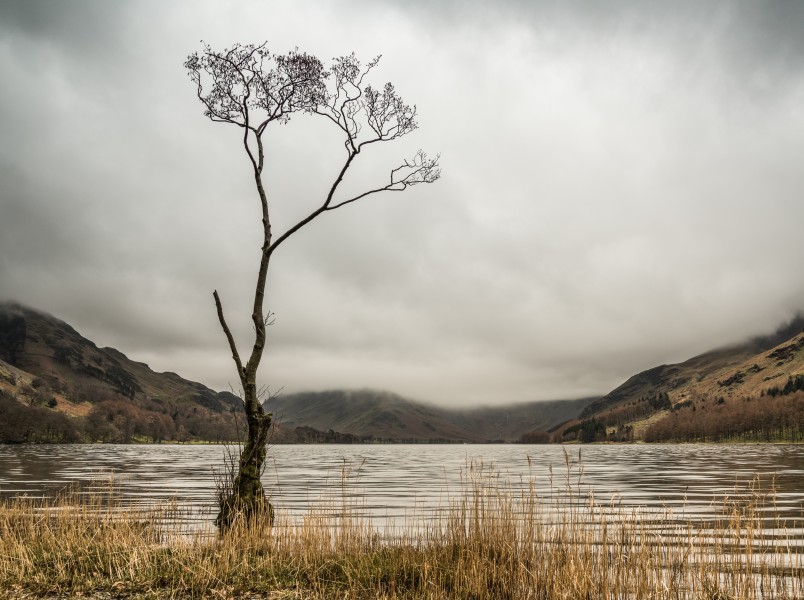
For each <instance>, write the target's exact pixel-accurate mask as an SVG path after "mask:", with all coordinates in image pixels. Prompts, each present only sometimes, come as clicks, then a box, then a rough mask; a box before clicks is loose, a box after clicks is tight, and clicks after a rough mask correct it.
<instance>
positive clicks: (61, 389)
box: [0, 303, 240, 442]
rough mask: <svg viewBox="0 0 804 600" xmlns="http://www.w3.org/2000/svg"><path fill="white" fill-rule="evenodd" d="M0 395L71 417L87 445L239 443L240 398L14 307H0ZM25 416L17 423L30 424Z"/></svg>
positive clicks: (14, 434)
mask: <svg viewBox="0 0 804 600" xmlns="http://www.w3.org/2000/svg"><path fill="white" fill-rule="evenodd" d="M0 391H1V392H2V393H3V394H4V399H5V400H8V399H9V398H11V399H13V400H15V401H16V402H17V403H19V404H20V405H22V406H23V407H25V408H27V409H30V410H32V409H46V410H50V411H52V412H56V413H62V414H64V415H66V416H68V417H69V418H71V419H73V420H74V421H73V426H74V427H75V428H76V430H77V431H79V433H80V435H79V437H80V438H81V439H83V440H85V441H112V442H129V441H134V440H139V441H160V440H179V441H186V440H210V441H215V440H233V439H237V433H236V429H235V420H234V415H233V411H235V410H237V409H238V408H239V407H240V401H239V399H238V398H237V397H235V396H234V395H232V394H230V393H228V392H224V393H218V392H215V391H213V390H211V389H209V388H208V387H206V386H204V385H202V384H200V383H196V382H193V381H188V380H186V379H183V378H181V377H179V376H178V375H176V374H175V373H156V372H154V371H153V370H151V369H150V368H149V367H148V365H146V364H143V363H138V362H135V361H132V360H130V359H129V358H127V357H126V356H125V355H124V354H123V353H121V352H119V351H118V350H115V349H113V348H98V347H97V346H96V345H95V344H94V343H93V342H91V341H90V340H88V339H86V338H84V337H83V336H81V335H80V334H79V333H78V332H77V331H75V329H73V328H72V327H71V326H70V325H68V324H67V323H65V322H63V321H61V320H59V319H56V318H55V317H53V316H51V315H48V314H45V313H42V312H39V311H36V310H32V309H30V308H26V307H23V306H20V305H17V304H11V303H5V304H2V305H0ZM6 406H7V407H9V410H11V407H10V405H8V404H7V403H6ZM20 410H23V409H20V408H14V411H15V414H17V413H19V411H20ZM22 414H23V413H19V415H18V416H17V420H30V419H27V417H26V418H25V419H23V417H22V416H20V415H22ZM24 414H30V413H24ZM34 422H35V421H34ZM6 430H7V431H6V435H7V436H10V437H7V439H5V441H27V440H28V439H31V441H33V439H34V438H36V435H34V434H30V435H29V436H28V437H26V436H25V435H24V434H23V433H22V432H20V431H14V430H13V424H12V425H9V426H7V427H6ZM31 436H33V437H31ZM72 437H73V436H70V438H71V439H72ZM0 441H2V440H0Z"/></svg>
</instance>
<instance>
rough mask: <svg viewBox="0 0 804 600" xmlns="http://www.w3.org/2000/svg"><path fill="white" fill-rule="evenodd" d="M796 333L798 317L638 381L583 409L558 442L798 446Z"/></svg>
mask: <svg viewBox="0 0 804 600" xmlns="http://www.w3.org/2000/svg"><path fill="white" fill-rule="evenodd" d="M802 330H804V318H802V317H801V316H799V317H797V318H796V319H794V320H793V321H792V322H791V323H789V324H788V325H786V326H784V327H782V328H780V329H779V330H778V331H776V332H774V333H773V334H771V335H768V336H763V337H757V338H754V339H751V340H749V341H747V342H745V343H744V344H740V345H736V346H733V347H729V348H723V349H719V350H714V351H711V352H707V353H705V354H702V355H700V356H696V357H694V358H691V359H690V360H687V361H685V362H683V363H680V364H676V365H662V366H659V367H656V368H653V369H649V370H647V371H644V372H642V373H639V374H637V375H635V376H634V377H631V378H630V379H629V380H627V381H626V382H625V383H623V385H621V386H619V387H618V388H616V389H615V390H613V391H612V392H611V393H609V394H607V395H606V396H604V397H603V398H601V399H600V400H598V401H596V402H592V403H591V404H590V405H588V406H587V407H586V408H585V409H584V410H583V412H582V413H581V417H580V419H579V420H577V421H575V422H573V423H571V424H569V425H568V426H567V427H565V428H564V429H563V430H562V431H560V432H558V435H557V437H558V438H559V439H563V440H566V439H575V438H581V439H584V440H585V441H593V440H600V439H609V440H611V439H614V440H621V439H622V440H629V439H648V440H654V441H659V440H676V439H678V440H684V441H687V440H694V439H701V440H703V439H724V438H728V437H733V438H739V439H757V440H760V439H762V440H768V439H789V440H792V441H796V440H798V439H799V437H800V435H801V433H804V432H802V431H801V429H804V425H802V427H796V426H793V427H789V426H788V421H789V420H792V422H793V423H795V422H796V419H798V423H802V424H804V403H802V402H801V401H800V399H799V396H798V395H797V394H796V392H798V391H800V390H802V389H804V333H802ZM758 420H760V421H764V423H765V424H761V423H758ZM716 422H717V423H718V425H717V426H716V425H715V423H716ZM704 424H706V427H704Z"/></svg>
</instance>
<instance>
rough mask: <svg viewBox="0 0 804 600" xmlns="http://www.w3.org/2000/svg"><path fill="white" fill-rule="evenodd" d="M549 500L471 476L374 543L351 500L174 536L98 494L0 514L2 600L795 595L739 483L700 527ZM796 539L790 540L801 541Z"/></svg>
mask: <svg viewBox="0 0 804 600" xmlns="http://www.w3.org/2000/svg"><path fill="white" fill-rule="evenodd" d="M567 469H568V473H567V477H566V482H567V483H566V485H567V486H568V489H567V490H566V491H567V492H568V493H567V494H562V495H555V496H544V495H542V494H540V493H539V492H538V491H537V488H536V487H535V486H534V485H533V483H530V484H528V483H527V482H525V484H524V485H522V486H519V487H517V488H511V487H510V486H509V485H508V484H507V483H506V482H505V481H504V479H501V478H500V473H499V471H496V470H495V469H494V468H492V467H490V466H488V467H487V466H484V465H476V466H475V467H473V468H472V469H471V470H470V471H469V472H468V473H467V477H466V478H465V480H464V484H463V486H462V487H461V488H460V489H459V490H455V491H454V492H453V494H452V495H451V496H450V498H449V499H448V502H447V503H446V504H445V505H444V508H443V510H440V511H438V512H437V513H431V514H428V515H427V516H420V517H418V518H417V519H414V520H413V521H411V522H410V523H407V524H403V525H402V526H400V527H398V528H396V529H394V530H390V531H389V530H378V529H377V528H376V527H375V526H374V525H373V524H372V522H371V521H369V520H367V519H366V518H365V517H364V513H363V512H362V509H363V506H362V504H361V502H360V501H359V500H358V499H356V498H355V496H354V495H352V494H351V493H350V492H351V490H352V486H353V485H354V484H353V482H350V481H349V480H348V479H344V480H343V482H342V486H341V487H338V486H337V485H333V486H331V493H330V494H329V495H328V496H327V497H325V498H322V499H321V500H320V501H319V502H316V503H315V504H314V505H312V506H311V507H310V508H309V509H308V510H307V511H306V512H305V513H304V514H303V515H300V517H292V516H291V515H288V514H283V513H281V512H280V514H279V517H278V520H277V522H276V523H274V524H270V523H268V522H264V521H263V522H261V521H256V522H244V521H238V522H236V523H235V524H234V525H233V527H232V528H231V529H229V530H227V531H225V532H223V533H221V534H219V535H218V534H216V533H215V532H214V531H211V530H209V529H206V530H198V529H186V528H182V526H181V522H182V516H183V514H184V511H185V510H187V507H185V506H183V505H181V504H180V503H176V502H169V501H166V502H161V503H158V504H156V505H143V504H141V503H136V502H130V501H127V500H126V499H124V498H123V497H121V496H120V494H119V490H117V489H116V488H115V487H114V485H113V483H112V484H110V485H109V486H108V487H107V488H105V489H103V490H98V489H94V490H90V491H80V490H77V489H75V490H72V491H69V492H65V493H63V494H60V495H58V496H57V497H54V498H38V499H34V498H20V497H18V498H11V499H5V500H2V501H0V598H3V599H5V598H9V599H10V598H90V599H95V600H101V599H103V600H106V599H111V598H115V599H122V598H137V599H146V598H151V599H154V600H160V599H163V598H276V599H278V598H344V599H345V598H365V599H375V598H387V599H390V598H399V599H407V598H432V599H435V600H447V599H452V598H466V599H469V598H471V599H475V600H492V599H494V600H496V599H501V598H502V599H505V598H509V599H511V600H513V599H519V598H620V597H629V598H635V599H639V598H644V599H648V598H650V599H665V598H666V599H668V600H670V599H674V600H675V599H677V598H691V599H692V598H695V599H707V600H715V599H720V598H730V599H734V600H758V599H759V598H764V597H768V596H767V594H766V592H767V590H773V596H772V597H774V598H779V599H782V600H788V599H789V600H793V599H794V598H801V597H802V595H804V545H803V544H802V540H801V538H800V535H799V536H798V537H797V534H796V531H797V529H796V527H799V528H800V525H801V523H800V522H799V523H798V525H797V526H796V524H795V523H793V524H791V529H789V530H787V529H784V528H781V529H780V528H777V527H773V529H768V528H767V527H768V525H767V524H768V523H769V522H770V523H771V524H773V523H774V521H773V516H772V514H769V511H772V510H773V509H774V507H775V506H776V497H775V494H776V492H775V491H774V490H773V489H769V490H764V489H762V488H761V486H759V484H758V483H753V482H747V483H746V484H745V485H744V486H743V487H741V488H739V489H736V490H735V492H734V493H733V494H731V495H730V496H729V497H726V498H716V497H712V498H711V502H712V504H715V503H718V507H717V509H716V510H715V511H714V513H713V514H712V515H711V517H708V518H705V519H700V518H690V517H689V516H685V515H684V514H683V513H677V512H674V511H672V510H669V509H664V510H661V509H654V510H647V509H640V508H634V507H629V506H625V505H622V504H617V503H613V502H602V503H600V502H599V501H598V500H596V498H595V495H594V493H589V492H588V491H585V490H583V489H582V488H581V487H580V486H578V487H573V485H574V484H573V483H572V482H573V479H574V471H573V470H572V469H573V467H572V465H571V464H570V463H569V461H568V466H567ZM799 531H800V529H799Z"/></svg>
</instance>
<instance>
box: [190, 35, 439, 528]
mask: <svg viewBox="0 0 804 600" xmlns="http://www.w3.org/2000/svg"><path fill="white" fill-rule="evenodd" d="M378 62H379V57H377V58H375V59H374V60H372V61H371V62H369V63H368V64H366V65H362V64H361V63H360V61H358V60H357V59H356V58H355V56H354V54H351V55H349V56H342V57H340V58H336V59H334V60H333V62H332V65H331V66H330V67H329V68H325V67H324V65H323V64H322V62H321V61H320V60H319V59H318V58H316V57H315V56H312V55H310V54H306V53H303V52H299V51H293V52H289V53H287V54H272V53H270V52H269V51H268V48H266V45H265V44H260V45H253V44H242V45H241V44H236V45H234V46H232V47H231V48H227V49H224V50H222V51H216V50H213V49H212V48H211V47H210V46H209V45H207V44H204V47H203V51H201V52H196V53H193V54H191V55H190V56H189V57H188V59H187V62H186V63H185V67H186V68H187V70H188V72H189V75H190V79H191V80H192V81H193V83H195V85H196V91H197V95H198V99H199V100H200V101H201V103H202V104H203V105H204V115H205V116H207V117H208V118H209V119H210V120H212V121H214V122H216V123H227V124H229V125H234V126H236V127H238V128H240V130H241V139H242V145H243V150H244V151H245V155H246V157H247V158H248V161H249V163H250V165H251V169H252V170H253V173H254V185H255V187H256V191H257V197H258V198H259V201H260V209H261V216H262V246H261V248H260V266H259V270H258V272H257V283H256V288H255V290H254V304H253V308H252V312H251V320H252V322H253V324H254V345H253V346H252V349H251V354H250V355H249V357H248V360H247V361H246V362H245V364H244V363H243V361H242V359H241V357H240V352H239V351H238V349H237V345H236V344H235V340H234V337H233V335H232V332H231V330H230V329H229V326H228V325H227V323H226V319H225V317H224V311H223V305H222V302H221V299H220V296H219V295H218V292H217V290H216V291H214V292H213V297H214V299H215V306H216V309H217V313H218V320H219V321H220V324H221V327H222V329H223V332H224V334H225V335H226V339H227V340H228V342H229V349H230V350H231V352H232V358H233V359H234V362H235V365H236V367H237V375H238V377H239V378H240V384H241V386H242V389H243V395H244V397H243V403H244V407H245V413H246V423H247V427H248V431H247V437H246V440H245V443H244V445H243V448H242V450H241V453H240V458H239V462H238V468H237V472H236V474H235V475H234V480H233V481H232V492H231V495H230V496H229V497H228V498H226V499H224V500H223V501H222V502H221V507H220V513H219V515H218V518H217V523H218V525H219V526H221V527H225V526H227V525H228V524H229V523H231V520H232V519H233V518H234V516H235V515H236V514H243V515H244V516H245V517H247V518H251V517H254V516H258V515H260V514H263V515H264V514H268V515H271V514H272V507H271V505H270V503H269V502H268V501H267V499H266V497H265V490H264V489H263V486H262V483H261V482H260V474H261V472H262V470H263V465H264V462H265V455H266V445H267V442H268V431H269V428H270V426H271V414H270V413H267V412H265V411H264V409H263V406H262V403H261V402H260V397H259V392H258V388H257V370H258V368H259V366H260V361H261V359H262V355H263V350H264V349H265V331H266V326H267V325H268V322H269V316H268V315H267V314H266V312H265V309H264V308H263V303H264V299H265V286H266V281H267V274H268V265H269V263H270V261H271V257H272V256H273V254H274V252H275V251H276V249H277V248H279V246H280V245H282V243H283V242H285V240H287V239H288V238H289V237H290V236H292V235H293V234H294V233H296V232H297V231H299V229H301V228H302V227H304V226H305V225H307V224H309V223H310V222H312V221H313V220H315V219H316V218H318V217H320V216H321V215H322V214H324V213H326V212H329V211H333V210H335V209H338V208H341V207H343V206H346V205H347V204H351V203H353V202H356V201H357V200H361V199H362V198H365V197H367V196H370V195H372V194H378V193H380V192H401V191H404V190H406V189H407V188H409V187H411V186H414V185H417V184H420V183H432V182H434V181H436V180H437V179H438V178H439V176H440V168H439V165H438V157H437V156H436V157H435V158H428V156H427V155H426V154H425V153H424V152H422V151H421V150H419V151H418V152H417V153H416V154H415V156H413V158H411V159H405V160H402V161H401V162H400V163H399V164H397V165H396V166H395V167H394V168H392V169H391V170H390V176H389V178H388V179H387V180H386V181H385V183H384V184H379V185H377V186H376V187H372V188H370V189H367V190H365V191H362V192H360V193H358V194H356V195H353V196H346V197H341V195H340V194H339V193H338V191H339V187H340V185H341V183H342V181H343V179H344V176H345V175H346V172H347V171H348V170H349V168H350V167H351V166H352V164H353V163H354V162H355V160H356V159H357V158H358V156H360V154H361V153H363V152H364V151H365V150H367V149H369V147H370V146H371V145H372V144H378V143H380V142H390V141H393V140H396V139H399V138H401V137H403V136H405V135H407V134H408V133H410V132H412V131H414V130H415V129H416V128H417V124H416V107H415V105H414V106H412V107H411V106H409V105H407V104H405V103H404V102H403V100H402V98H400V96H399V94H397V93H396V90H395V89H394V86H393V85H392V84H391V83H386V84H385V85H384V86H383V87H382V88H375V87H372V86H371V85H370V84H369V83H367V82H366V79H367V77H368V75H369V73H370V72H371V71H372V70H373V69H374V68H375V67H376V66H377V63H378ZM295 113H306V114H309V115H316V116H319V117H323V118H324V119H325V120H326V121H328V122H329V123H330V126H334V127H337V128H338V129H339V130H340V132H341V134H342V136H343V148H344V151H345V155H344V160H343V164H342V165H341V167H340V170H339V171H338V172H337V174H336V176H335V179H334V181H333V182H332V184H331V185H330V186H329V189H328V191H327V192H326V194H325V195H324V196H323V201H322V202H321V204H320V205H318V207H317V208H316V209H315V210H313V211H312V212H310V213H309V214H308V215H307V216H306V217H304V218H303V219H301V220H300V221H299V222H298V223H296V224H295V225H293V226H292V227H290V228H289V229H288V230H287V231H284V232H283V233H281V234H280V235H278V236H277V237H274V235H273V233H272V231H271V213H270V204H269V202H268V195H267V192H266V185H265V182H264V181H263V167H264V165H265V153H264V143H265V140H264V136H265V134H266V131H268V126H269V125H271V124H272V123H287V122H288V121H289V120H290V118H291V116H292V115H294V114H295Z"/></svg>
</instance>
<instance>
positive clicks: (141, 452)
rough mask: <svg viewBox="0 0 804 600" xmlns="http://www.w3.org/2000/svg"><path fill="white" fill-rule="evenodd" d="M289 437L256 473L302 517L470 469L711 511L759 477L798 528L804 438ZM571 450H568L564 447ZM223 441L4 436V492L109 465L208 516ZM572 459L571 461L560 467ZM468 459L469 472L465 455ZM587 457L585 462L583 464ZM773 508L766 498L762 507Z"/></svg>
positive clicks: (153, 494)
mask: <svg viewBox="0 0 804 600" xmlns="http://www.w3.org/2000/svg"><path fill="white" fill-rule="evenodd" d="M579 448H580V447H579V446H572V447H566V448H564V447H561V446H527V445H293V446H275V447H273V448H271V449H270V452H269V456H270V458H269V465H268V468H267V469H266V472H265V474H264V477H263V480H264V482H265V484H266V487H267V489H269V490H270V491H271V493H272V495H273V498H272V499H273V502H274V503H275V504H276V506H277V508H278V509H279V510H280V511H284V513H285V514H288V515H291V516H298V515H301V514H303V513H305V512H306V511H308V510H309V509H310V508H311V507H312V506H314V505H315V504H316V503H317V502H320V501H321V499H322V498H324V497H327V495H330V497H334V498H336V499H340V498H341V497H342V496H344V495H345V496H346V497H348V498H349V499H351V500H354V501H356V502H358V503H359V505H360V507H361V511H362V512H363V513H364V514H365V515H366V516H367V517H368V518H371V519H372V520H373V521H374V522H375V523H376V524H379V525H380V526H382V525H384V524H387V523H388V522H394V523H399V522H401V521H404V520H405V519H406V518H408V519H409V518H411V517H413V516H427V514H428V513H430V512H432V511H435V510H438V509H439V508H444V507H445V506H447V504H448V503H449V499H450V498H452V499H455V498H457V497H459V496H460V494H462V493H464V492H465V490H466V486H465V485H464V484H465V482H466V481H467V480H470V479H471V477H472V474H473V473H474V474H477V468H478V465H479V464H480V463H482V465H483V470H484V472H485V473H487V474H488V473H489V472H490V471H491V472H494V473H498V474H499V477H496V478H495V482H496V483H497V484H498V485H500V486H502V487H506V486H507V487H510V488H512V489H514V490H517V489H520V488H521V487H522V486H526V487H527V486H528V485H531V484H532V485H533V486H534V489H535V491H536V493H537V494H538V495H540V496H544V497H546V498H550V497H555V496H556V495H559V496H562V495H563V496H567V495H568V493H569V492H568V484H569V487H570V488H571V489H572V498H573V499H574V500H577V501H579V502H586V501H587V499H588V494H589V493H590V492H592V493H593V494H594V497H595V500H596V502H597V503H599V504H604V503H609V502H611V501H612V500H614V501H615V502H617V503H619V504H620V505H621V506H625V507H629V508H630V507H644V508H645V509H647V510H654V509H656V510H660V509H663V508H669V509H672V510H673V511H674V512H675V513H678V514H683V515H684V516H686V517H691V518H699V517H700V518H706V517H710V516H713V515H716V514H717V513H718V511H719V507H720V506H721V505H722V501H723V498H724V496H725V495H732V494H734V493H735V489H736V488H735V486H737V487H741V488H743V489H744V485H745V484H746V483H748V482H750V481H751V480H752V479H754V478H758V480H759V482H760V485H761V486H762V488H763V489H769V488H770V487H771V486H774V487H775V490H776V496H775V497H776V508H777V509H778V515H779V516H781V517H782V518H783V519H786V520H787V524H788V526H792V528H793V529H794V530H796V529H797V530H798V534H797V536H798V537H800V538H804V530H802V529H801V528H802V527H804V446H793V445H778V446H777V445H734V446H732V445H707V444H701V445H602V446H583V447H582V448H580V452H581V455H580V462H579ZM565 450H566V453H567V454H566V455H565ZM225 453H226V448H225V447H224V446H215V445H209V446H184V445H163V446H147V445H143V446H137V445H130V446H123V445H80V446H79V445H76V446H67V445H63V446H0V496H5V497H9V496H17V495H23V494H25V495H29V496H43V495H44V496H50V495H53V494H55V493H56V492H58V491H59V490H61V489H64V488H65V487H67V486H69V485H70V484H80V485H87V484H89V483H90V482H91V481H93V480H97V478H98V477H99V476H104V475H105V476H107V477H108V475H109V474H110V473H113V474H114V475H115V478H116V481H117V484H118V485H119V487H120V490H121V492H122V494H123V495H124V497H126V498H131V499H134V500H137V501H144V502H151V501H154V500H160V499H169V498H171V499H177V500H178V501H180V502H183V503H188V504H191V505H192V506H193V508H194V517H193V519H195V520H197V521H198V522H199V523H208V522H209V521H211V519H212V518H213V517H214V494H215V484H214V478H213V470H214V469H216V468H219V467H220V466H221V464H222V460H223V458H224V456H225ZM567 458H568V459H569V463H570V466H569V468H568V467H567ZM472 464H474V465H475V469H474V471H472V469H471V468H470V465H472ZM581 465H582V466H581ZM769 510H770V507H769Z"/></svg>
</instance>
